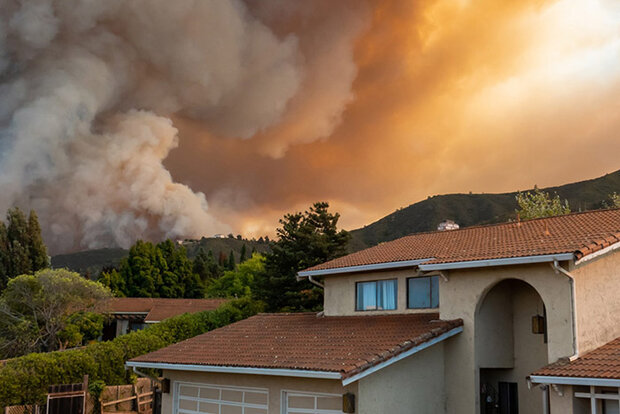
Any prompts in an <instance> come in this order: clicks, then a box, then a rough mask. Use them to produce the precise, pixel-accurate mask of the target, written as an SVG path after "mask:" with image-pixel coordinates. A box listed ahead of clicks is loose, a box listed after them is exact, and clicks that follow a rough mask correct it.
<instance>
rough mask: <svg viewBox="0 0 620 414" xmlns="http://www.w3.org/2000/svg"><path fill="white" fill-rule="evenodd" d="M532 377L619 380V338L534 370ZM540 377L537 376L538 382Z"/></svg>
mask: <svg viewBox="0 0 620 414" xmlns="http://www.w3.org/2000/svg"><path fill="white" fill-rule="evenodd" d="M531 376H532V377H567V378H596V379H615V380H620V338H616V339H614V340H613V341H611V342H609V343H607V344H605V345H603V346H601V347H600V348H596V349H595V350H593V351H590V352H588V353H587V354H585V355H583V356H581V357H579V358H577V359H575V360H574V361H568V360H560V361H558V362H555V363H553V364H550V365H547V366H546V367H544V368H541V369H539V370H538V371H536V372H534V373H533V374H532V375H531ZM540 380H542V378H537V381H536V382H540Z"/></svg>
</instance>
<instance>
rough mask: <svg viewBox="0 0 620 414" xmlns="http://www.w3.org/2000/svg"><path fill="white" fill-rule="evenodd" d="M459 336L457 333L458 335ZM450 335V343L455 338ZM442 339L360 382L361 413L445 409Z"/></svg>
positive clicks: (425, 413)
mask: <svg viewBox="0 0 620 414" xmlns="http://www.w3.org/2000/svg"><path fill="white" fill-rule="evenodd" d="M457 336H458V335H457ZM453 339H454V338H450V339H448V340H447V342H449V341H451V340H453ZM443 348H444V347H443V343H442V342H440V343H438V344H435V345H433V346H431V347H430V348H427V349H425V350H423V351H421V352H419V353H417V354H414V355H412V356H411V357H409V358H405V359H404V360H402V361H399V362H396V363H395V364H393V365H390V366H389V367H386V368H384V369H382V370H380V371H377V372H375V373H373V374H371V375H369V376H367V377H365V378H362V379H361V380H360V381H359V386H358V387H359V388H358V389H359V398H358V401H359V407H358V410H357V411H356V412H357V413H359V414H378V413H390V414H409V413H412V412H414V413H416V414H439V413H444V412H445V395H444V378H443V375H441V373H443V368H444V366H443V365H444V349H443Z"/></svg>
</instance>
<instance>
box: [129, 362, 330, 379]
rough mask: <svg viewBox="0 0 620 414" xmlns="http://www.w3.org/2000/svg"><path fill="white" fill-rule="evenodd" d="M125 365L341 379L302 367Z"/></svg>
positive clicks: (137, 363) (143, 363)
mask: <svg viewBox="0 0 620 414" xmlns="http://www.w3.org/2000/svg"><path fill="white" fill-rule="evenodd" d="M125 366H127V367H135V368H151V369H167V370H173V371H194V372H214V373H226V374H253V375H275V376H280V377H298V378H322V379H341V378H342V375H341V373H340V372H333V371H312V370H303V369H283V368H254V367H234V366H221V365H199V364H171V363H164V362H142V361H127V362H126V363H125Z"/></svg>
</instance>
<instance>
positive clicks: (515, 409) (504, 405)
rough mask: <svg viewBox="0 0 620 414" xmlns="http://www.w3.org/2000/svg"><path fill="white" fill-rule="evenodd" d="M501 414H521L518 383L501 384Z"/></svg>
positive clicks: (499, 385) (499, 386)
mask: <svg viewBox="0 0 620 414" xmlns="http://www.w3.org/2000/svg"><path fill="white" fill-rule="evenodd" d="M498 388H499V398H498V400H499V414H519V394H518V391H517V383H516V382H501V381H500V382H499V383H498Z"/></svg>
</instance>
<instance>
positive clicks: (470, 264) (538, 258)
mask: <svg viewBox="0 0 620 414" xmlns="http://www.w3.org/2000/svg"><path fill="white" fill-rule="evenodd" d="M574 257H575V255H574V254H573V253H558V254H541V255H535V256H521V257H505V258H500V259H486V260H469V261H464V262H449V263H434V264H420V265H419V269H420V270H421V271H423V272H427V271H433V270H453V269H472V268H479V267H493V266H510V265H520V264H533V263H547V262H554V261H558V262H561V261H565V260H573V259H574Z"/></svg>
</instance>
